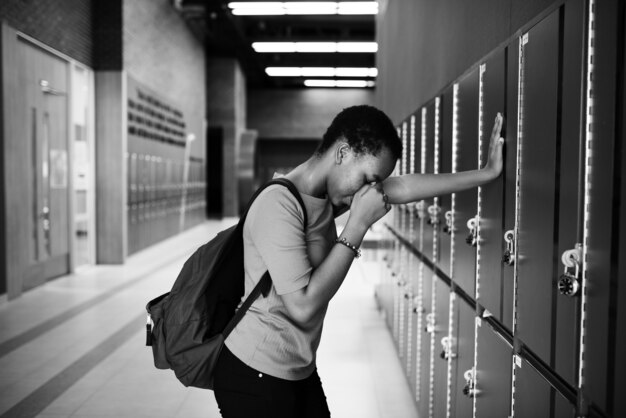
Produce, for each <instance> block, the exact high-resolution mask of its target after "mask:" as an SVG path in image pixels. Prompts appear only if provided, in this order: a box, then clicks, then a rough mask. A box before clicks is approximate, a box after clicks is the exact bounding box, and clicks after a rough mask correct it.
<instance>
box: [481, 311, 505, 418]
mask: <svg viewBox="0 0 626 418" xmlns="http://www.w3.org/2000/svg"><path fill="white" fill-rule="evenodd" d="M476 331H477V332H476V353H475V355H476V392H477V393H476V396H475V398H474V402H475V406H474V408H475V410H476V415H475V416H477V417H507V416H509V414H510V412H511V371H512V369H511V362H512V358H513V347H512V346H511V345H510V344H509V343H508V342H507V341H505V340H504V339H503V338H502V337H500V336H499V335H498V334H496V332H495V331H494V330H493V329H492V328H491V326H490V325H489V324H488V321H487V320H485V319H483V320H480V321H477V326H476Z"/></svg>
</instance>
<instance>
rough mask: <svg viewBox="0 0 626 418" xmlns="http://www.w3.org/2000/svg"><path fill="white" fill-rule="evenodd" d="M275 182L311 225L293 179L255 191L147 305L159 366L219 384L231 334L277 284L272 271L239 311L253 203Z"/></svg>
mask: <svg viewBox="0 0 626 418" xmlns="http://www.w3.org/2000/svg"><path fill="white" fill-rule="evenodd" d="M273 184H280V185H282V186H285V187H287V188H288V189H289V191H290V192H291V193H292V194H293V195H294V196H295V197H296V198H297V199H298V202H299V203H300V206H301V207H302V210H303V211H304V225H305V228H306V224H307V215H306V207H305V206H304V203H303V202H302V198H301V197H300V193H299V192H298V190H297V189H296V188H295V186H294V185H293V183H291V182H290V181H289V180H287V179H284V178H277V179H274V180H271V181H270V182H268V183H267V184H265V185H264V186H263V187H261V188H260V189H259V190H257V192H256V193H255V194H254V196H253V197H252V199H251V200H250V202H249V203H248V207H247V208H246V211H245V212H244V214H243V216H242V217H241V219H240V220H239V223H238V224H237V225H234V226H232V227H230V228H228V229H226V230H224V231H222V232H220V233H219V234H217V236H216V237H215V238H213V239H212V240H210V241H209V242H207V243H206V244H204V245H202V246H201V247H200V248H198V249H197V250H196V251H195V252H194V253H193V254H192V255H191V257H189V258H188V259H187V261H186V262H185V264H184V265H183V268H182V269H181V271H180V273H179V274H178V277H177V278H176V281H175V282H174V285H173V286H172V290H171V291H170V292H169V293H165V294H163V295H161V296H159V297H157V298H155V299H153V300H151V301H150V302H148V304H147V305H146V310H147V312H148V323H147V325H146V345H147V346H151V347H152V355H153V357H154V365H155V366H156V367H157V368H158V369H172V370H174V373H175V374H176V377H177V378H178V380H180V382H181V383H182V384H183V385H185V386H194V387H198V388H204V389H213V370H214V369H215V365H216V364H217V359H218V357H219V355H220V352H221V349H222V346H223V345H224V341H225V340H226V337H228V335H229V334H230V332H231V331H232V330H233V329H234V328H235V326H236V325H237V323H238V322H239V321H240V320H241V318H242V317H243V315H244V314H245V312H246V311H247V310H248V308H249V307H250V305H252V302H254V300H255V299H256V298H257V297H258V296H259V294H263V295H264V296H267V294H268V292H269V290H270V288H271V284H272V282H271V277H270V274H269V272H266V273H265V274H264V275H263V277H262V278H261V280H259V283H258V284H257V285H256V286H255V287H254V290H253V291H252V293H251V294H250V295H249V296H248V297H247V298H246V300H245V301H244V303H243V304H242V305H241V307H240V308H239V309H238V310H237V306H238V305H239V302H240V301H241V298H242V297H243V294H244V266H243V225H244V222H245V220H246V216H247V214H248V211H249V210H250V207H251V206H252V202H254V200H255V199H256V197H257V196H258V195H259V193H261V191H263V190H264V189H265V188H266V187H268V186H270V185H273ZM235 311H236V312H235Z"/></svg>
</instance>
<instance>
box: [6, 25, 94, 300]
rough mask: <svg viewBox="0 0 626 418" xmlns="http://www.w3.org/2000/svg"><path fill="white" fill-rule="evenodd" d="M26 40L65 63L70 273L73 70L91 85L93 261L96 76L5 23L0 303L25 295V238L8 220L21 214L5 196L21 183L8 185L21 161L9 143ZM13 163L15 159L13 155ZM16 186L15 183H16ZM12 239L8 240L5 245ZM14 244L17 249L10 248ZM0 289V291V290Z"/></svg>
mask: <svg viewBox="0 0 626 418" xmlns="http://www.w3.org/2000/svg"><path fill="white" fill-rule="evenodd" d="M20 41H21V42H25V43H27V44H30V45H32V46H33V47H34V48H37V49H40V50H43V51H44V52H46V53H49V54H51V55H53V56H55V57H56V58H59V59H61V60H63V61H65V62H66V63H67V69H68V71H67V87H68V88H67V98H68V99H67V104H66V106H67V111H66V124H67V138H66V142H65V144H66V147H67V154H68V184H67V187H68V192H67V199H68V202H67V204H68V208H69V213H68V237H69V240H70V241H69V242H68V245H69V255H68V257H69V260H68V267H69V271H68V273H72V272H74V270H75V267H76V266H75V263H76V259H75V258H76V257H75V254H76V239H75V236H74V232H75V230H74V229H75V217H74V211H75V209H74V207H75V206H74V205H75V190H74V178H73V176H74V167H73V162H74V142H75V139H76V138H75V132H74V129H73V116H72V115H73V114H72V110H73V108H72V106H73V99H74V88H75V85H74V84H75V81H76V80H75V77H74V70H75V68H80V69H81V70H84V71H86V73H87V77H88V83H89V90H90V91H89V96H88V99H87V100H88V108H89V112H88V116H87V124H88V127H87V132H86V135H87V138H86V139H87V141H88V143H89V145H90V146H89V149H90V160H91V161H90V168H89V171H90V173H89V174H90V187H91V190H93V192H92V193H91V196H90V199H89V200H88V210H89V211H90V213H91V220H90V226H89V227H90V232H91V231H93V232H92V233H91V236H90V237H89V239H90V240H91V241H92V242H91V243H90V248H91V252H92V254H91V257H92V261H93V262H94V263H95V233H96V229H95V216H96V213H95V95H94V86H95V83H94V73H93V70H92V69H91V68H89V67H87V66H85V65H83V64H81V63H79V62H78V61H76V60H74V59H72V58H70V57H68V56H67V55H65V54H63V53H61V52H59V51H57V50H55V49H53V48H51V47H49V46H47V45H45V44H44V43H42V42H40V41H38V40H36V39H34V38H32V37H30V36H28V35H26V34H24V33H22V32H19V31H17V30H16V29H14V28H12V27H10V26H9V25H7V24H6V23H5V22H1V23H0V72H1V73H0V92H1V96H0V100H1V102H0V104H1V107H0V109H1V115H0V136H1V137H2V138H3V145H2V150H1V151H0V152H1V154H0V158H1V159H2V170H1V171H2V173H1V174H0V181H2V185H3V192H2V196H1V198H0V204H1V206H2V208H1V209H0V218H1V219H0V221H1V222H2V228H1V230H2V243H1V244H2V245H1V247H2V251H1V252H2V254H0V268H1V269H2V273H4V276H5V277H6V289H5V290H6V294H4V295H0V302H2V301H4V300H10V299H14V298H16V297H18V296H20V295H21V294H22V292H23V289H22V286H23V283H22V282H23V271H24V268H25V267H26V263H25V259H24V258H25V257H24V256H23V255H20V254H19V253H20V252H21V250H22V248H23V247H24V246H23V245H21V244H23V243H22V242H21V241H20V240H23V239H24V238H20V237H19V235H20V234H19V233H18V232H19V231H18V230H17V229H16V228H15V226H14V224H15V222H12V221H11V219H9V217H10V216H11V213H12V212H15V211H16V210H17V211H19V206H18V207H17V208H16V207H11V202H10V201H8V199H7V197H8V196H11V195H12V193H17V194H19V192H20V184H19V182H15V181H13V182H12V181H11V179H12V178H14V173H15V172H16V170H15V167H16V165H19V164H20V162H19V161H11V158H12V156H13V155H14V154H15V152H16V149H15V144H11V142H15V141H11V140H10V138H12V137H15V136H16V135H18V134H19V133H20V129H21V126H20V125H19V123H20V122H19V121H20V113H19V112H20V107H19V106H14V105H13V106H12V105H11V104H12V103H14V102H15V99H14V98H15V97H20V96H19V94H20V92H19V83H18V79H19V68H18V65H17V63H18V62H19V60H18V59H17V58H18V42H20ZM13 159H15V158H14V157H13ZM15 183H18V184H15ZM9 237H11V241H9V239H10V238H9ZM11 242H13V243H14V244H15V243H17V245H13V244H11ZM0 290H1V289H0Z"/></svg>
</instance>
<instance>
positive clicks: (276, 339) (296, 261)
mask: <svg viewBox="0 0 626 418" xmlns="http://www.w3.org/2000/svg"><path fill="white" fill-rule="evenodd" d="M301 197H302V200H303V202H304V205H305V206H306V210H307V216H308V225H307V229H306V237H305V233H304V228H303V222H304V214H303V212H302V209H301V208H300V204H299V203H298V201H297V200H296V198H295V197H294V196H293V195H292V194H291V192H290V191H289V189H287V188H286V187H284V186H281V185H272V186H269V187H267V188H266V189H265V190H263V191H262V192H261V194H259V196H258V197H257V198H256V200H255V201H254V203H253V204H252V207H251V208H250V210H249V212H248V215H247V218H246V221H245V224H244V227H243V243H244V267H245V293H244V296H243V298H242V301H243V300H245V298H247V297H248V295H249V294H250V292H251V291H252V289H253V288H254V286H256V284H257V283H258V281H259V280H260V279H261V277H262V276H263V275H264V274H265V272H266V271H269V272H270V275H271V277H272V288H271V290H270V292H269V295H268V296H267V297H262V296H259V298H257V299H256V300H255V301H254V303H253V304H252V305H251V306H250V309H249V310H248V311H247V312H246V314H245V315H244V316H243V318H242V320H241V322H239V324H238V325H237V326H236V327H235V329H234V330H233V332H232V333H231V334H230V335H229V336H228V338H227V340H226V346H227V347H228V349H229V350H230V351H231V352H233V354H235V355H236V356H237V357H238V358H239V359H240V360H241V361H243V362H244V363H245V364H247V365H248V366H250V367H252V368H254V369H256V370H259V371H260V372H263V373H266V374H268V375H270V376H275V377H279V378H281V379H287V380H301V379H305V378H307V377H308V376H310V374H311V373H313V371H314V369H315V353H316V351H317V347H318V346H319V342H320V337H321V334H322V325H323V321H324V316H325V315H326V307H325V308H324V309H322V310H321V311H320V313H319V314H318V316H317V317H316V318H314V320H312V321H310V322H309V324H307V326H306V327H302V326H300V325H299V324H297V323H295V322H294V321H293V320H291V318H290V317H289V314H288V312H287V309H286V308H285V305H284V304H283V302H282V300H281V298H280V296H279V295H284V294H287V293H291V292H294V291H296V290H299V289H301V288H303V287H305V286H306V285H307V284H308V283H309V280H310V278H311V273H312V271H313V269H314V268H315V267H317V266H319V265H320V264H321V262H322V261H323V260H324V259H325V258H326V256H327V255H328V253H329V252H330V249H331V247H332V245H333V242H334V240H335V238H336V237H337V230H336V227H335V221H334V217H333V210H332V205H331V204H330V202H329V201H328V200H327V199H320V198H316V197H313V196H309V195H305V194H301Z"/></svg>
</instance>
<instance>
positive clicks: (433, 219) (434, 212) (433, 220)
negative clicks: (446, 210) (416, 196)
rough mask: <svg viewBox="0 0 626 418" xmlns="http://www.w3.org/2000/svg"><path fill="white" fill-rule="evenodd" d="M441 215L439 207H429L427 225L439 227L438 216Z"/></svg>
mask: <svg viewBox="0 0 626 418" xmlns="http://www.w3.org/2000/svg"><path fill="white" fill-rule="evenodd" d="M440 213H441V207H439V205H431V206H429V207H428V215H430V217H429V219H428V225H432V226H437V225H439V214H440Z"/></svg>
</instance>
